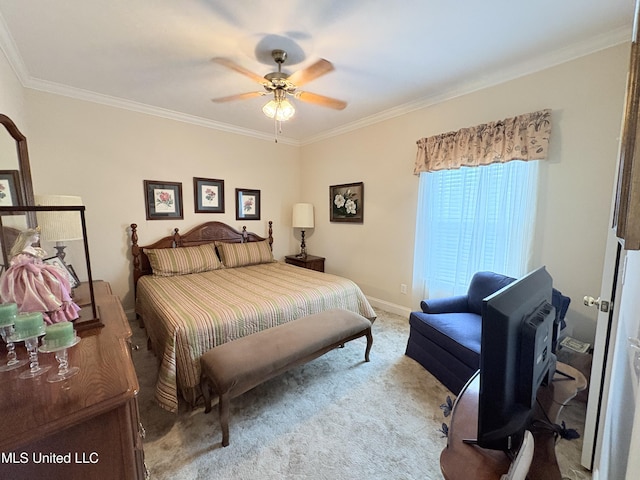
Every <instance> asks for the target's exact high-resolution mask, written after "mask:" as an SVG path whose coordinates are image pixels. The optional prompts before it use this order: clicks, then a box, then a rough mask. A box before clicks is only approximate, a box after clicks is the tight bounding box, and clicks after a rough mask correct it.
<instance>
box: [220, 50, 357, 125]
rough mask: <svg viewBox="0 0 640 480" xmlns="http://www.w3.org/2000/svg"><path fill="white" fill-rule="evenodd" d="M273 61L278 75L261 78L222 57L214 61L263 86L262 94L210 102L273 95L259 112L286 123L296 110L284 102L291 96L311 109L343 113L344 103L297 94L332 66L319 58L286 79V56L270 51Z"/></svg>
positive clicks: (328, 98) (280, 51) (231, 97)
mask: <svg viewBox="0 0 640 480" xmlns="http://www.w3.org/2000/svg"><path fill="white" fill-rule="evenodd" d="M271 56H272V57H273V60H274V61H275V62H276V63H277V64H278V71H277V72H271V73H267V74H266V75H265V76H264V77H261V76H260V75H258V74H256V73H253V72H251V71H249V70H247V69H246V68H244V67H242V66H240V65H238V64H237V63H235V62H234V61H233V60H229V59H228V58H224V57H215V58H213V59H212V61H213V62H215V63H218V64H219V65H222V66H225V67H227V68H230V69H231V70H234V71H236V72H238V73H240V74H242V75H245V76H246V77H249V78H250V79H251V80H253V81H254V82H256V83H259V84H260V85H262V86H263V88H264V91H257V92H247V93H240V94H237V95H230V96H228V97H220V98H214V99H212V101H213V102H216V103H222V102H229V101H233V100H246V99H249V98H255V97H260V96H264V95H269V94H273V99H272V100H271V101H269V102H268V103H267V104H266V105H265V106H264V107H263V108H262V111H263V112H264V114H265V115H266V116H268V117H269V118H275V119H276V120H278V121H286V120H289V119H290V118H291V117H292V116H293V114H294V113H295V108H294V106H293V104H292V103H291V102H289V100H288V99H287V96H291V97H293V98H296V99H298V100H301V101H303V102H307V103H312V104H314V105H320V106H322V107H328V108H333V109H335V110H342V109H344V108H345V107H346V106H347V102H344V101H342V100H338V99H335V98H331V97H326V96H324V95H318V94H317V93H311V92H303V91H299V90H298V87H301V86H302V85H305V84H307V83H309V82H310V81H312V80H315V79H316V78H318V77H320V76H322V75H325V74H327V73H329V72H330V71H332V70H333V65H332V64H331V62H329V61H327V60H325V59H323V58H321V59H320V60H318V61H317V62H315V63H314V64H312V65H310V66H308V67H307V68H305V69H303V70H299V71H297V72H295V73H293V74H291V75H287V74H286V73H284V72H282V64H283V63H284V62H285V60H286V59H287V52H285V51H284V50H273V51H272V52H271Z"/></svg>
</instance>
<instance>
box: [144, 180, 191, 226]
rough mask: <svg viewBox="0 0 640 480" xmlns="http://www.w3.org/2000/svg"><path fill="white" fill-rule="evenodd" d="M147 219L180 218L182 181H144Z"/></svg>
mask: <svg viewBox="0 0 640 480" xmlns="http://www.w3.org/2000/svg"><path fill="white" fill-rule="evenodd" d="M144 195H145V203H146V210H147V220H169V219H182V183H176V182H158V181H154V180H145V181H144Z"/></svg>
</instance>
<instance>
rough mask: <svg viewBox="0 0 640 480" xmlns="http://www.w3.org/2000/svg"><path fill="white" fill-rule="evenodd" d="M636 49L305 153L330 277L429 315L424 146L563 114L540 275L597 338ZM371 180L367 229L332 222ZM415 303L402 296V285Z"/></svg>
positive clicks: (538, 253)
mask: <svg viewBox="0 0 640 480" xmlns="http://www.w3.org/2000/svg"><path fill="white" fill-rule="evenodd" d="M628 55H629V50H628V46H627V45H623V46H618V47H614V48H610V49H607V50H605V51H602V52H599V53H596V54H592V55H589V56H587V57H583V58H580V59H577V60H575V61H572V62H568V63H565V64H562V65H559V66H556V67H553V68H550V69H548V70H545V71H542V72H539V73H536V74H533V75H528V76H526V77H522V78H519V79H517V80H513V81H510V82H507V83H504V84H502V85H498V86H495V87H492V88H487V89H484V90H481V91H477V92H474V93H472V94H469V95H465V96H461V97H458V98H454V99H452V100H449V101H446V102H442V103H440V104H438V105H434V106H431V107H428V108H424V109H421V110H417V111H414V112H412V113H409V114H406V115H403V116H400V117H397V118H395V119H392V120H389V121H386V122H384V123H380V124H376V125H373V126H371V127H367V128H364V129H360V130H357V131H354V132H351V133H347V134H344V135H342V136H339V137H334V138H331V139H328V140H326V141H322V142H318V143H315V144H311V145H308V146H304V147H303V148H302V161H303V174H304V178H306V179H308V180H307V182H306V184H305V190H304V192H305V196H304V199H303V200H304V201H308V202H311V203H313V204H315V205H316V208H317V215H316V228H315V229H314V232H313V234H312V235H309V241H308V242H307V243H308V245H309V247H308V249H309V251H310V252H311V253H314V254H318V255H326V256H327V268H328V270H329V271H331V272H334V273H338V274H341V275H345V276H348V277H350V278H352V279H353V280H355V281H356V282H358V283H359V284H360V285H361V286H362V288H363V289H364V291H365V293H366V294H367V295H370V296H372V297H376V298H378V299H380V300H382V302H380V303H381V304H382V305H384V304H385V302H390V303H391V304H393V305H392V307H395V306H401V307H405V308H406V309H416V308H418V302H419V300H420V298H419V297H414V298H412V296H411V295H410V293H411V282H412V276H413V270H412V266H413V250H414V234H415V228H414V227H415V215H416V199H417V192H418V178H417V177H414V176H413V175H412V171H413V168H412V167H413V162H414V159H415V154H416V145H415V142H416V140H418V139H419V138H421V137H425V136H430V135H434V134H438V133H443V132H447V131H450V130H456V129H459V128H462V127H468V126H472V125H476V124H479V123H484V122H488V121H492V120H499V119H502V118H506V117H511V116H514V115H518V114H521V113H526V112H531V111H535V110H540V109H544V108H550V109H552V110H553V117H552V118H553V129H552V138H551V147H550V156H549V159H548V160H547V161H545V162H543V165H542V168H541V176H540V191H539V197H540V201H539V208H538V217H537V227H538V228H537V230H538V235H537V238H536V241H535V250H534V255H533V259H532V267H536V266H539V265H543V264H544V265H547V267H548V269H549V271H550V272H551V274H552V276H553V277H554V281H555V285H556V286H557V287H558V288H559V289H560V290H561V291H562V292H563V293H565V294H566V295H569V296H570V297H571V298H572V304H571V311H570V314H569V319H570V320H571V323H572V324H573V325H574V327H575V328H574V335H575V336H577V337H579V338H584V339H590V338H591V337H592V336H593V334H594V332H595V312H591V311H589V310H587V309H585V308H584V307H583V306H582V301H581V299H582V297H583V296H584V295H586V294H593V295H598V292H599V291H600V282H601V277H602V265H603V254H604V246H605V240H606V229H607V225H608V222H609V209H610V205H611V192H612V186H613V183H614V175H615V165H616V161H617V148H618V137H619V132H620V121H621V118H622V109H623V103H624V89H625V81H626V70H627V65H628V61H629V56H628ZM356 181H363V182H364V184H365V202H364V203H365V207H364V217H365V219H364V224H363V225H351V224H332V223H330V222H329V200H328V186H329V185H332V184H340V183H348V182H356ZM401 283H404V284H407V285H409V294H408V295H402V294H401V293H400V284H401Z"/></svg>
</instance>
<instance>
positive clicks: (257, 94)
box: [211, 92, 267, 103]
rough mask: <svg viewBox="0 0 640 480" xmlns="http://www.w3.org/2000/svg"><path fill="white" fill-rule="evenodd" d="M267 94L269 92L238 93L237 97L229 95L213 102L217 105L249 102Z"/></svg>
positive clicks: (213, 99)
mask: <svg viewBox="0 0 640 480" xmlns="http://www.w3.org/2000/svg"><path fill="white" fill-rule="evenodd" d="M266 94H267V92H247V93H238V94H237V95H229V96H228V97H219V98H212V99H211V101H212V102H215V103H223V102H232V101H234V100H247V99H249V98H255V97H261V96H263V95H266Z"/></svg>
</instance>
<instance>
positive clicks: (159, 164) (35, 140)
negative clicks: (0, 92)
mask: <svg viewBox="0 0 640 480" xmlns="http://www.w3.org/2000/svg"><path fill="white" fill-rule="evenodd" d="M26 99H27V105H28V107H27V108H28V112H29V117H30V135H29V148H30V150H31V164H32V170H33V183H34V190H35V192H36V193H40V194H56V193H58V194H67V195H80V196H81V197H82V198H83V200H84V203H85V205H86V207H87V210H86V217H87V230H88V236H89V245H90V253H91V267H92V274H93V278H94V279H104V280H107V281H109V282H111V286H112V288H113V290H114V292H115V293H116V294H117V295H119V296H120V297H121V298H123V300H124V306H125V308H126V309H131V308H132V307H133V296H132V292H131V283H130V272H131V265H130V253H129V228H128V227H129V225H130V224H131V223H136V224H137V225H138V233H139V237H140V244H141V245H144V244H145V243H150V242H152V241H155V240H156V239H158V238H160V237H161V236H164V235H169V234H170V233H171V232H172V231H173V229H174V228H175V227H178V228H179V229H180V231H182V232H186V231H187V230H188V229H189V228H190V227H193V226H194V225H197V224H199V223H202V222H205V221H212V220H218V221H222V222H225V223H228V224H230V225H232V226H234V227H235V228H238V229H240V228H241V227H242V225H245V224H246V225H247V229H248V230H250V231H254V232H256V233H258V234H259V235H266V234H267V221H268V220H272V221H273V222H274V237H275V239H276V241H275V245H274V254H275V255H276V257H278V258H281V257H282V256H283V255H285V254H287V253H289V251H290V249H291V248H293V246H294V244H292V243H290V242H293V238H292V236H291V228H290V225H291V219H290V213H289V212H290V211H291V206H292V204H293V203H294V202H295V201H296V200H297V197H298V189H299V183H298V179H299V178H300V161H299V155H300V152H299V149H298V148H297V147H292V146H287V145H284V144H277V145H276V144H274V143H271V142H267V141H264V140H256V139H252V138H248V137H245V136H239V135H234V134H229V133H223V132H219V131H216V130H211V129H207V128H203V127H199V126H194V125H190V124H186V123H181V122H176V121H173V120H167V119H163V118H158V117H153V116H148V115H144V114H140V113H135V112H131V111H127V110H122V109H117V108H112V107H107V106H103V105H98V104H95V103H89V102H85V101H80V100H74V99H70V98H66V97H62V96H59V95H52V94H47V93H42V92H38V91H34V90H27V94H26ZM193 177H204V178H214V179H223V180H224V181H225V205H226V208H225V210H226V212H225V214H196V213H194V199H193ZM143 180H156V181H171V182H182V191H183V201H184V220H175V221H174V220H153V221H147V220H146V215H145V199H144V188H143ZM235 188H251V189H259V190H260V191H261V204H262V207H261V220H260V221H256V220H254V221H236V220H235V200H234V189H235ZM72 253H81V252H72ZM80 258H83V257H80ZM74 263H77V261H76V262H74Z"/></svg>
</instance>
